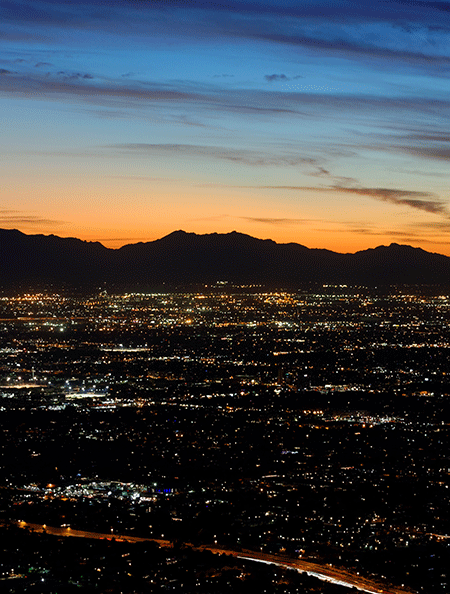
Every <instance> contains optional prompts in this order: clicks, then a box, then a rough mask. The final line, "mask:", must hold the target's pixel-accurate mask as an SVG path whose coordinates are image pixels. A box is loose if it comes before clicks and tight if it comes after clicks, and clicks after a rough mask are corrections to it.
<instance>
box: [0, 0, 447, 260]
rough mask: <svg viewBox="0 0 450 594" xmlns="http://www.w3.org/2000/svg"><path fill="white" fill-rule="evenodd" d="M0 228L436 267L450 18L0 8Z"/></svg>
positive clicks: (197, 4)
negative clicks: (386, 252)
mask: <svg viewBox="0 0 450 594" xmlns="http://www.w3.org/2000/svg"><path fill="white" fill-rule="evenodd" d="M0 43H1V52H0V109H1V111H0V114H1V116H0V124H1V125H0V138H1V142H0V151H1V154H0V173H1V180H2V182H1V184H0V196H1V198H0V227H2V228H17V229H20V230H21V231H23V232H25V233H44V234H51V233H54V234H56V235H60V236H63V237H67V236H72V237H79V238H81V239H87V240H98V241H101V242H102V243H103V244H104V245H107V246H109V247H119V246H120V245H123V244H125V243H135V242H137V241H151V240H154V239H157V238H159V237H162V236H163V235H166V234H168V233H170V232H172V231H174V230H176V229H184V230H185V231H193V232H196V233H211V232H220V233H225V232H229V231H232V230H237V231H240V232H243V233H248V234H250V235H253V236H255V237H260V238H272V239H274V240H276V241H278V242H289V241H294V242H297V243H301V244H304V245H306V246H308V247H325V248H328V249H332V250H335V251H340V252H354V251H356V250H360V249H366V248H370V247H375V246H377V245H380V244H385V245H386V244H389V243H391V242H397V243H407V244H410V245H414V246H418V247H422V248H424V249H426V250H428V251H434V252H440V253H444V254H448V255H450V239H449V231H450V204H449V182H450V168H449V161H450V122H449V116H450V82H449V75H450V2H439V1H417V2H416V1H413V0H408V1H407V0H404V1H402V0H391V1H387V0H385V1H380V0H372V1H371V2H368V1H365V2H363V1H361V2H358V1H354V0H339V1H338V0H328V1H325V0H323V1H321V0H318V1H311V0H306V1H305V0H303V1H299V0H297V1H296V2H294V1H291V0H281V1H279V0H278V1H277V2H275V0H272V1H269V0H265V1H259V2H256V1H255V2H250V1H247V0H242V1H240V2H236V1H234V2H233V1H232V0H231V1H227V2H225V1H223V2H222V1H219V2H207V1H191V2H187V1H186V2H184V1H181V0H179V1H168V0H167V1H158V0H156V1H153V2H150V1H141V2H137V1H134V2H133V1H131V0H130V1H125V0H123V1H119V0H108V1H107V2H105V1H103V2H100V1H99V0H90V1H89V2H77V1H71V2H67V1H64V2H62V1H56V0H47V1H34V0H33V1H31V0H24V1H7V2H0Z"/></svg>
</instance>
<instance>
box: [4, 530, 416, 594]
mask: <svg viewBox="0 0 450 594" xmlns="http://www.w3.org/2000/svg"><path fill="white" fill-rule="evenodd" d="M11 523H14V524H15V525H17V526H19V527H20V528H27V529H29V530H32V531H34V532H46V533H47V534H52V535H55V536H72V537H78V538H92V539H97V540H112V539H114V540H115V541H117V542H129V543H132V542H156V543H158V544H159V545H160V546H164V547H170V546H172V544H171V541H169V540H163V539H157V538H144V537H140V536H131V535H128V534H126V535H125V534H116V533H114V532H110V533H102V532H89V531H85V530H75V529H73V528H71V527H56V526H47V525H46V524H32V523H29V522H11ZM185 544H186V545H187V546H189V547H191V548H192V549H193V550H197V551H210V552H211V553H214V554H223V555H230V556H232V557H236V558H238V559H244V560H248V561H255V562H259V563H267V564H270V565H276V566H278V567H282V568H284V569H292V570H296V571H299V572H306V573H307V574H308V575H310V576H312V577H316V578H318V579H320V580H323V581H327V582H331V583H334V584H338V585H342V586H346V587H354V588H356V589H357V590H359V591H361V592H367V593H368V594H413V591H412V590H410V589H407V588H403V587H400V586H392V585H389V584H383V583H381V582H379V581H377V580H375V579H369V578H365V577H362V576H360V575H358V574H357V573H353V572H351V571H348V570H346V569H342V568H337V567H333V566H332V565H330V564H325V563H312V562H310V561H304V560H302V559H295V560H294V559H291V558H289V557H283V556H281V555H272V554H268V553H258V552H256V551H250V550H246V549H243V550H241V551H234V550H231V549H223V548H219V547H214V546H207V545H202V546H198V547H195V546H193V545H192V544H190V543H185Z"/></svg>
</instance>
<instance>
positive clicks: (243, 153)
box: [101, 143, 316, 167]
mask: <svg viewBox="0 0 450 594" xmlns="http://www.w3.org/2000/svg"><path fill="white" fill-rule="evenodd" d="M101 148H103V149H111V150H115V151H118V152H121V153H122V154H123V153H129V154H135V155H136V154H139V155H144V156H145V155H152V154H157V153H159V154H164V155H170V156H172V157H183V158H186V157H203V158H207V159H220V160H224V161H232V162H233V163H237V164H243V165H250V166H252V167H267V166H277V167H280V166H281V167H296V166H299V165H316V160H315V159H313V158H310V157H305V156H301V155H296V154H286V153H285V154H273V153H264V152H262V151H252V150H245V149H233V148H226V147H219V146H207V145H193V144H146V143H121V144H112V145H106V146H103V147H101Z"/></svg>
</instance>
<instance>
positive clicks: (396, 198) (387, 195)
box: [247, 178, 450, 218]
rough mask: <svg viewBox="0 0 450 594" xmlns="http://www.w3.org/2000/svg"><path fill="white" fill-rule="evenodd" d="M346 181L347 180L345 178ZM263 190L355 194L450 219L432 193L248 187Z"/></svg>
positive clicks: (336, 187) (442, 203)
mask: <svg viewBox="0 0 450 594" xmlns="http://www.w3.org/2000/svg"><path fill="white" fill-rule="evenodd" d="M343 179H346V178H343ZM247 187H253V188H258V189H262V190H289V191H295V192H320V193H328V192H333V193H336V192H340V193H345V194H355V195H358V196H369V197H370V198H374V199H375V200H380V201H382V202H389V203H391V204H397V205H399V206H408V207H410V208H414V209H417V210H422V211H425V212H428V213H431V214H437V215H441V216H445V217H449V218H450V211H449V210H448V207H447V204H446V202H444V201H443V200H440V199H439V198H438V197H437V196H436V195H435V194H433V193H432V192H418V191H414V190H402V189H394V188H364V187H361V186H358V187H346V186H343V185H334V186H281V185H280V186H263V185H261V186H247Z"/></svg>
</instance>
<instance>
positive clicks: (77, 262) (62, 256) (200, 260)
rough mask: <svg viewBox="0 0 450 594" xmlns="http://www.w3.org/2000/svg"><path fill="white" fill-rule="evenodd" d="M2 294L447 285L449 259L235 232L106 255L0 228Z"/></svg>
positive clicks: (97, 247)
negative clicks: (224, 284)
mask: <svg viewBox="0 0 450 594" xmlns="http://www.w3.org/2000/svg"><path fill="white" fill-rule="evenodd" d="M0 262H1V271H0V288H1V289H3V290H9V289H11V288H17V287H33V286H35V287H38V286H42V285H53V286H55V287H60V286H61V287H68V288H70V287H72V288H80V289H81V288H93V287H104V288H113V287H115V288H120V289H126V290H144V289H145V290H150V289H156V288H161V287H166V288H175V287H183V286H192V285H196V284H212V283H215V282H217V281H220V280H226V281H228V282H229V283H233V284H241V285H242V284H257V285H263V286H267V287H270V286H271V287H285V288H293V287H296V286H300V285H302V284H304V283H327V284H351V285H367V286H374V285H392V284H414V285H425V284H426V285H430V284H431V285H449V284H450V258H449V257H447V256H443V255H441V254H435V253H430V252H426V251H425V250H423V249H421V248H413V247H411V246H408V245H398V244H396V243H392V244H391V245H389V246H387V247H386V246H379V247H376V248H374V249H368V250H364V251H359V252H356V253H355V254H342V253H337V252H332V251H330V250H325V249H310V248H307V247H305V246H303V245H300V244H297V243H287V244H279V243H276V242H275V241H272V240H270V239H264V240H262V239H256V238H255V237H251V236H249V235H245V234H242V233H238V232H236V231H233V232H232V233H226V234H219V233H211V234H207V235H197V234H195V233H186V232H185V231H174V232H173V233H170V234H169V235H167V236H165V237H162V238H161V239H157V240H156V241H150V242H147V243H136V244H129V245H125V246H123V247H121V248H119V249H109V248H106V247H105V246H103V245H102V244H101V243H98V242H87V241H82V240H80V239H74V238H61V237H57V236H55V235H49V236H45V235H26V234H24V233H22V232H20V231H18V230H7V229H0Z"/></svg>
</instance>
